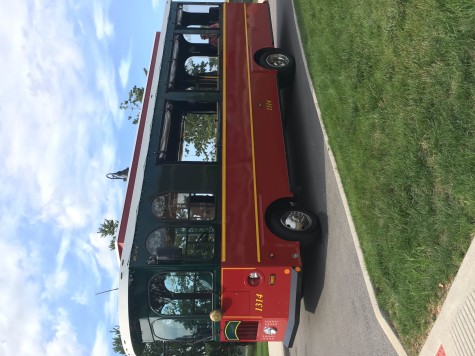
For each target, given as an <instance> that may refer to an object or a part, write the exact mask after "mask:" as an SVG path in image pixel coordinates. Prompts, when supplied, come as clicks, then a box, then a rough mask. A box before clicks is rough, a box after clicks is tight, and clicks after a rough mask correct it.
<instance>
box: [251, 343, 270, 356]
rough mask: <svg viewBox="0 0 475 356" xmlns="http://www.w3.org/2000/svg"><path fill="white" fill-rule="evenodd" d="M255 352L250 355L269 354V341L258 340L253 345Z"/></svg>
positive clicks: (261, 355) (265, 355)
mask: <svg viewBox="0 0 475 356" xmlns="http://www.w3.org/2000/svg"><path fill="white" fill-rule="evenodd" d="M253 348H254V349H253V352H251V353H250V354H249V356H269V348H268V346H267V342H257V343H255V344H254V345H253Z"/></svg>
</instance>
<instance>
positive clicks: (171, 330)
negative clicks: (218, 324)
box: [150, 318, 211, 341]
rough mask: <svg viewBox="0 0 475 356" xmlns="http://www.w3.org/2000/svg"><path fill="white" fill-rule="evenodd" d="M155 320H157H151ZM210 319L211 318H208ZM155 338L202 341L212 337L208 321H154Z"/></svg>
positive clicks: (189, 319) (188, 319)
mask: <svg viewBox="0 0 475 356" xmlns="http://www.w3.org/2000/svg"><path fill="white" fill-rule="evenodd" d="M150 319H152V320H153V319H155V318H150ZM208 319H209V318H208ZM152 328H153V333H154V336H155V337H157V338H158V339H160V340H183V341H186V340H202V339H205V338H209V337H211V322H210V321H209V320H206V319H191V318H187V319H158V318H156V319H155V320H153V321H152Z"/></svg>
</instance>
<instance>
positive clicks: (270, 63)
mask: <svg viewBox="0 0 475 356" xmlns="http://www.w3.org/2000/svg"><path fill="white" fill-rule="evenodd" d="M257 62H258V63H259V65H261V66H262V67H264V68H266V69H274V70H277V71H278V72H279V86H280V87H282V88H284V87H287V86H289V85H290V84H291V82H292V79H293V76H294V71H295V58H294V57H293V56H292V55H291V54H290V53H288V52H286V51H284V50H282V49H280V48H266V49H263V50H262V51H261V52H259V54H258V57H257Z"/></svg>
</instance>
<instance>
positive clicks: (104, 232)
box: [97, 219, 119, 251]
mask: <svg viewBox="0 0 475 356" xmlns="http://www.w3.org/2000/svg"><path fill="white" fill-rule="evenodd" d="M118 227H119V221H118V220H112V219H104V222H103V223H102V224H101V225H100V226H99V230H98V231H97V233H98V234H101V237H108V238H110V239H111V240H110V243H109V248H110V249H111V251H112V250H114V249H115V241H116V239H117V236H116V231H117V228H118Z"/></svg>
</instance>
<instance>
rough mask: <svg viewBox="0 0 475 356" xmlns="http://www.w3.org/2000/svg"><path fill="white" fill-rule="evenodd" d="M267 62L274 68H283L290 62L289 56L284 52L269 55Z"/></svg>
mask: <svg viewBox="0 0 475 356" xmlns="http://www.w3.org/2000/svg"><path fill="white" fill-rule="evenodd" d="M266 62H267V64H268V65H270V66H272V67H274V68H283V67H285V66H287V65H288V64H289V57H287V56H286V55H284V54H280V53H273V54H269V55H268V56H267V58H266Z"/></svg>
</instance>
